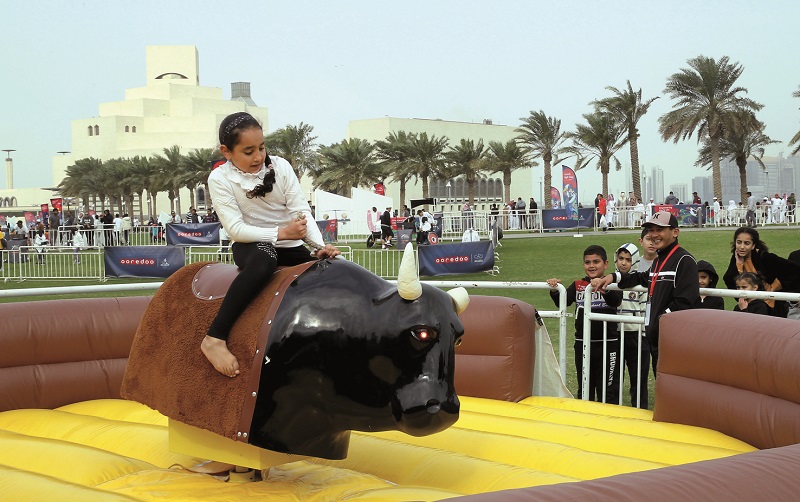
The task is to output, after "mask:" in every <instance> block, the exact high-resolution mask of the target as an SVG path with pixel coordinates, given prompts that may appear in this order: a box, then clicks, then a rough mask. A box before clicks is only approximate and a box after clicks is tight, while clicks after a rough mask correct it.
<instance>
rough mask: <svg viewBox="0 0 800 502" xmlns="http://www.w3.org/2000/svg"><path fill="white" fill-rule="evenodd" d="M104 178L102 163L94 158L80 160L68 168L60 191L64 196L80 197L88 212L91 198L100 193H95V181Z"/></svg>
mask: <svg viewBox="0 0 800 502" xmlns="http://www.w3.org/2000/svg"><path fill="white" fill-rule="evenodd" d="M104 177H105V174H104V173H103V162H102V161H100V160H99V159H95V158H94V157H88V158H85V159H78V160H76V161H75V164H73V165H71V166H68V167H67V172H66V176H64V179H62V180H61V182H60V183H59V184H58V189H59V192H60V193H61V195H63V196H66V197H80V198H81V199H82V200H83V206H84V210H88V208H89V198H90V197H92V196H95V195H97V193H98V192H96V191H95V188H96V184H95V183H94V180H101V179H103V178H104Z"/></svg>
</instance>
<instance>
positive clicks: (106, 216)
mask: <svg viewBox="0 0 800 502" xmlns="http://www.w3.org/2000/svg"><path fill="white" fill-rule="evenodd" d="M173 214H174V213H173ZM100 221H101V222H102V223H103V238H104V241H105V243H104V244H105V245H106V246H113V245H114V217H113V216H112V215H111V211H109V210H108V209H106V210H104V211H103V217H102V218H100Z"/></svg>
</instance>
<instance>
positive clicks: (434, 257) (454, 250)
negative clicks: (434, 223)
mask: <svg viewBox="0 0 800 502" xmlns="http://www.w3.org/2000/svg"><path fill="white" fill-rule="evenodd" d="M417 254H418V256H419V275H421V276H428V277H430V276H437V275H451V274H471V273H474V272H482V271H484V270H491V269H492V267H494V246H493V245H492V242H491V241H479V242H459V243H455V244H439V245H438V246H419V247H418V248H417Z"/></svg>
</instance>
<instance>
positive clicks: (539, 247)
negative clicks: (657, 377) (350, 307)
mask: <svg viewBox="0 0 800 502" xmlns="http://www.w3.org/2000/svg"><path fill="white" fill-rule="evenodd" d="M733 230H734V229H733V228H728V229H724V230H703V231H697V230H694V229H685V230H682V231H681V234H680V237H679V239H678V240H679V242H680V244H681V246H683V247H684V248H686V249H687V250H688V251H689V252H691V253H692V254H693V255H694V257H695V258H696V259H698V260H699V259H703V260H706V261H708V262H710V263H711V264H712V265H714V267H715V268H716V269H717V273H718V274H719V275H720V276H722V274H723V273H724V272H725V269H726V268H727V266H728V262H729V260H730V245H731V240H732V238H733ZM759 232H760V234H761V239H762V240H763V241H765V242H766V243H767V245H768V246H769V248H770V251H771V252H774V253H776V254H778V255H780V256H783V257H786V256H788V254H789V253H790V252H791V251H794V250H795V249H798V248H800V238H798V235H800V232H798V228H797V227H793V228H791V229H785V228H774V229H763V230H762V229H759ZM573 235H574V234H572V233H559V234H550V235H549V236H546V237H536V238H507V239H503V240H502V241H501V243H502V246H501V247H499V248H498V253H499V256H500V260H499V261H498V262H497V263H496V264H497V265H498V266H499V267H500V274H499V275H498V276H496V277H492V276H490V275H488V274H484V273H479V274H470V275H464V276H444V277H438V278H437V279H441V280H469V281H481V280H486V281H504V282H506V281H508V282H511V281H522V282H539V281H544V280H546V279H548V278H550V277H557V278H559V279H561V280H562V281H563V282H564V283H565V284H569V283H570V282H571V281H573V280H575V279H578V278H581V277H583V265H582V258H583V250H584V249H585V248H586V247H587V246H589V245H591V244H599V245H601V246H603V247H604V248H605V249H606V251H607V253H608V255H609V271H612V270H613V269H614V266H613V254H614V251H615V250H616V249H617V248H619V246H621V245H622V244H625V243H627V242H633V243H636V244H637V245H638V235H639V234H638V233H624V232H622V231H620V232H614V231H612V232H607V233H600V232H592V231H586V232H584V233H583V237H574V236H573ZM350 245H351V246H352V247H354V248H364V247H365V246H364V245H363V244H360V243H350ZM379 252H380V251H379ZM155 281H158V279H109V280H108V281H107V284H114V283H130V282H155ZM71 284H77V285H86V284H97V283H96V282H86V281H26V282H24V283H21V284H20V283H14V282H8V283H3V284H0V289H14V288H20V287H24V288H30V287H33V288H41V287H51V286H67V285H71ZM721 286H722V287H724V285H721ZM471 292H472V293H474V294H484V295H494V296H509V297H513V298H517V299H519V300H522V301H525V302H527V303H530V304H532V305H534V306H535V307H538V308H539V309H541V310H555V308H556V307H555V306H554V304H553V302H552V300H551V299H550V295H549V294H548V292H547V291H546V290H528V289H512V290H509V289H472V290H471ZM141 294H144V293H142V292H127V293H120V292H110V293H97V294H91V295H80V296H91V297H100V296H112V297H113V296H137V295H141ZM59 297H61V296H59ZM36 299H50V297H23V298H9V299H0V301H4V302H5V301H32V300H36ZM733 306H734V301H733V300H732V299H726V308H727V309H732V308H733ZM570 311H571V312H574V307H573V308H571V309H570ZM573 324H574V320H573V319H572V318H570V319H569V320H568V340H567V354H566V355H567V361H568V362H567V367H568V369H567V380H568V381H567V385H568V387H569V388H570V390H572V391H573V392H574V391H575V389H576V388H577V379H576V376H575V370H574V367H575V366H574V361H573V351H572V344H573V340H574V338H573V328H572V327H573ZM545 325H546V326H547V329H548V332H549V333H550V336H551V338H552V340H553V346H554V347H556V350H557V348H558V323H557V320H555V319H545ZM651 379H652V375H651ZM652 387H653V386H652V381H651V384H650V389H651V398H650V403H651V407H652V403H653V401H654V400H653V397H652ZM623 395H625V401H626V402H627V401H628V398H627V392H623Z"/></svg>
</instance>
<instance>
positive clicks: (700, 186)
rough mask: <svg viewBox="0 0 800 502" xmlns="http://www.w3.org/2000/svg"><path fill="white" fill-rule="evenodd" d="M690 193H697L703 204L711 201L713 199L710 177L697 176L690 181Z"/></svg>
mask: <svg viewBox="0 0 800 502" xmlns="http://www.w3.org/2000/svg"><path fill="white" fill-rule="evenodd" d="M692 192H697V195H698V196H699V197H700V200H702V201H703V202H705V201H711V200H712V199H713V197H714V186H713V184H712V183H711V176H697V177H695V178H693V179H692Z"/></svg>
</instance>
